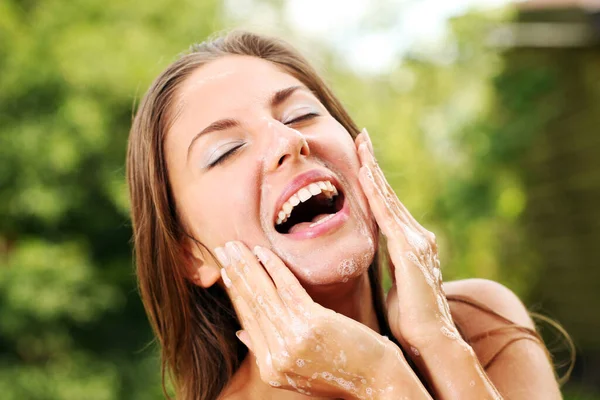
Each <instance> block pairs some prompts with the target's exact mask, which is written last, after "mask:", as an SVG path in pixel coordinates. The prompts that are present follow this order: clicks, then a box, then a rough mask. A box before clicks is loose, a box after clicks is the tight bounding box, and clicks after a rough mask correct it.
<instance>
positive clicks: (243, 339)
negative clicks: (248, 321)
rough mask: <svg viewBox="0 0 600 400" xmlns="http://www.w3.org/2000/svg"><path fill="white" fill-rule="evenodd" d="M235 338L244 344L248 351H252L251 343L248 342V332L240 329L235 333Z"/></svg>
mask: <svg viewBox="0 0 600 400" xmlns="http://www.w3.org/2000/svg"><path fill="white" fill-rule="evenodd" d="M235 336H237V338H238V339H239V340H240V342H242V343H244V344H245V345H246V347H247V348H248V349H250V350H252V343H251V341H250V337H249V336H248V332H246V331H245V330H243V329H241V330H239V331H237V332H236V333H235Z"/></svg>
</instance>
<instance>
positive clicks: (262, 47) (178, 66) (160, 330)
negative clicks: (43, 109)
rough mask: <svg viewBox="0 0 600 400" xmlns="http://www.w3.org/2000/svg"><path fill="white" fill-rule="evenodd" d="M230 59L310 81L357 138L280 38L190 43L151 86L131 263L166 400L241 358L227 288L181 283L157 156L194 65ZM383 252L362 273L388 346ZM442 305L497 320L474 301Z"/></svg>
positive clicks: (136, 163)
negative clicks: (263, 63) (260, 63)
mask: <svg viewBox="0 0 600 400" xmlns="http://www.w3.org/2000/svg"><path fill="white" fill-rule="evenodd" d="M226 55H246V56H253V57H258V58H261V59H264V60H267V61H269V62H272V63H273V64H275V65H276V66H278V67H279V68H281V69H282V70H284V71H285V72H287V73H289V74H290V75H292V76H294V77H295V78H297V79H298V80H300V81H301V82H302V83H303V84H304V85H306V87H308V88H309V89H310V90H311V91H312V92H313V93H314V94H315V96H316V97H317V98H318V99H319V100H320V101H321V103H322V104H323V105H324V106H325V107H326V108H327V110H328V111H329V113H330V114H331V115H332V116H333V117H334V118H335V119H336V120H337V121H338V122H339V123H340V124H342V125H343V126H344V128H346V130H347V131H348V132H349V133H350V135H351V136H352V137H353V138H354V137H356V135H357V134H358V132H359V130H358V128H357V126H356V124H355V123H354V121H353V120H352V119H351V118H350V116H349V115H348V113H347V112H346V110H345V109H344V107H343V106H342V104H341V103H340V101H339V100H338V99H337V98H336V97H335V95H334V94H333V92H332V91H331V90H330V89H329V88H328V86H327V85H326V84H325V82H324V81H323V80H322V79H321V78H320V77H319V75H318V74H317V72H316V71H315V70H314V69H313V68H312V67H311V66H310V64H309V63H308V62H307V61H306V60H305V59H304V57H302V56H301V55H300V54H299V53H298V52H297V51H296V50H294V49H293V48H292V47H290V46H289V45H288V44H286V43H285V42H283V41H281V40H279V39H275V38H270V37H265V36H261V35H257V34H253V33H249V32H242V31H234V32H230V33H227V34H225V35H223V36H217V37H216V38H213V39H210V40H207V41H205V42H203V43H201V44H198V45H194V46H192V48H191V50H190V51H189V52H187V53H185V54H183V55H182V56H181V57H180V58H179V59H178V60H177V61H175V62H174V63H173V64H171V65H170V66H169V67H167V69H166V70H165V71H164V72H162V73H161V74H160V75H159V76H158V77H157V78H156V80H155V81H154V82H153V83H152V85H151V86H150V88H149V89H148V92H147V93H146V95H145V96H144V98H143V99H142V101H141V103H140V106H139V108H138V110H137V113H136V115H135V118H134V120H133V125H132V128H131V132H130V136H129V147H128V153H127V178H128V184H129V193H130V198H131V214H132V220H133V234H134V237H133V239H134V243H135V258H136V265H137V276H138V281H139V289H140V292H141V296H142V301H143V303H144V307H145V309H146V312H147V313H148V316H149V319H150V322H151V324H152V327H153V329H154V331H155V333H156V336H157V338H158V340H159V344H160V350H161V361H162V367H161V370H162V380H163V390H164V392H165V395H166V396H167V397H169V395H168V391H167V389H166V386H167V378H169V379H170V380H171V382H172V383H173V384H174V387H175V393H176V397H177V398H178V399H181V400H198V399H201V400H208V399H216V398H217V397H218V396H219V394H220V393H221V391H222V390H223V388H224V387H225V386H226V384H227V383H228V381H229V380H230V379H231V377H232V376H233V374H234V372H235V371H236V370H237V368H238V367H239V366H240V364H241V362H242V360H243V359H244V357H245V356H246V354H247V349H246V347H245V346H244V345H242V344H241V343H240V342H239V340H238V339H237V338H236V336H235V332H236V331H237V330H238V329H240V324H239V321H238V319H237V317H236V314H235V311H234V309H233V306H232V304H231V302H230V300H229V298H228V297H227V294H226V293H225V291H224V290H223V289H222V288H221V287H220V286H219V285H213V286H212V287H210V288H208V289H204V288H200V287H198V286H197V285H195V284H193V283H191V282H190V281H189V280H188V279H187V278H186V272H185V267H184V265H185V261H186V260H185V255H184V252H183V243H184V241H185V240H186V238H188V239H189V238H190V237H189V235H188V234H187V233H186V231H185V227H184V225H183V224H182V222H181V219H180V218H178V212H177V211H178V210H177V209H176V207H175V204H176V203H175V201H174V199H173V195H172V193H171V190H170V186H169V179H168V174H167V168H166V162H165V155H164V152H163V145H164V140H165V137H166V134H167V132H168V131H169V128H170V126H171V124H172V123H173V120H174V114H175V111H176V110H174V109H173V103H174V102H175V101H176V97H177V94H178V89H179V87H180V86H181V85H182V83H183V82H184V81H185V80H186V78H188V77H189V75H190V74H191V73H192V72H194V71H195V70H196V69H197V68H200V67H202V66H203V65H206V64H207V63H209V62H211V61H213V60H216V59H218V58H220V57H224V56H226ZM192 239H193V238H192ZM197 244H198V245H201V244H200V243H197ZM383 254H384V252H381V251H378V253H377V254H376V256H375V258H374V261H373V263H372V265H371V267H370V268H369V272H368V273H369V280H370V286H371V292H372V297H373V304H374V308H375V312H376V315H377V319H378V321H379V327H380V331H381V334H382V335H386V336H388V337H390V339H392V340H394V338H393V335H392V334H391V331H390V329H389V325H388V323H387V319H386V312H385V306H384V301H383V290H382V284H381V268H380V265H381V264H382V263H384V262H385V260H384V258H385V257H383V256H382V255H383ZM448 300H449V301H462V302H464V303H467V304H470V305H472V306H475V307H477V308H479V309H481V310H482V311H484V312H487V313H490V314H492V315H494V314H495V315H497V316H498V317H499V318H503V317H502V316H499V315H498V314H496V313H495V312H494V311H492V310H489V309H486V308H485V307H484V306H481V305H478V304H477V303H476V302H474V301H472V300H470V299H464V298H463V299H458V298H451V297H450V296H449V298H448ZM506 323H507V324H508V325H509V326H513V327H514V326H515V325H514V324H512V323H511V322H510V321H508V320H506ZM522 329H524V330H525V331H527V333H529V335H528V336H529V337H530V338H531V337H534V338H537V334H536V333H535V332H534V331H532V330H528V329H527V328H522ZM394 341H395V340H394ZM502 350H503V349H501V350H500V351H502ZM500 351H499V352H500ZM409 362H410V360H409ZM424 383H425V382H424Z"/></svg>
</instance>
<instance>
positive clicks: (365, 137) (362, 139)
mask: <svg viewBox="0 0 600 400" xmlns="http://www.w3.org/2000/svg"><path fill="white" fill-rule="evenodd" d="M354 143H355V144H356V148H357V149H358V146H360V144H361V143H366V144H367V147H368V149H369V151H370V152H371V153H374V151H373V143H371V139H370V137H369V133H368V132H367V128H363V129H362V131H360V133H359V134H358V135H357V136H356V139H355V140H354Z"/></svg>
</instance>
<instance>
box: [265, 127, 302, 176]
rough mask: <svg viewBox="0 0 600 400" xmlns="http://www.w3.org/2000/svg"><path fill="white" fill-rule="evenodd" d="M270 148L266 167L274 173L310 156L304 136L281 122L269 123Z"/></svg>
mask: <svg viewBox="0 0 600 400" xmlns="http://www.w3.org/2000/svg"><path fill="white" fill-rule="evenodd" d="M267 130H268V136H269V140H270V146H269V149H268V155H267V160H266V164H267V165H266V167H267V169H268V170H269V171H274V170H276V169H278V168H281V167H282V166H284V165H287V164H289V163H294V162H295V161H298V160H299V159H301V158H302V157H307V156H308V155H309V154H310V149H309V147H308V142H307V141H306V138H305V137H304V135H303V134H302V133H301V132H299V131H297V130H296V129H292V128H290V127H288V126H286V125H284V124H282V123H281V122H279V121H269V122H268V123H267Z"/></svg>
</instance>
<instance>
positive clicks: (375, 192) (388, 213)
mask: <svg viewBox="0 0 600 400" xmlns="http://www.w3.org/2000/svg"><path fill="white" fill-rule="evenodd" d="M361 148H362V151H364V149H365V147H364V145H361ZM359 181H360V183H361V186H362V188H363V191H364V193H365V195H366V197H367V200H368V202H369V206H370V208H371V211H372V212H373V216H374V217H375V220H376V221H377V224H378V225H379V228H380V229H381V231H382V233H383V234H384V235H385V236H386V237H387V238H388V243H389V244H391V243H396V242H397V241H398V240H400V241H403V240H401V237H402V236H404V235H403V234H402V227H403V226H405V225H406V221H403V220H402V219H401V217H400V216H399V215H398V211H397V209H396V208H395V207H393V205H392V204H390V202H389V201H388V200H387V197H388V196H386V194H385V193H383V191H382V188H381V186H380V185H378V184H377V183H376V182H375V178H374V176H373V172H372V170H371V168H370V167H369V166H367V165H365V166H363V167H361V169H360V171H359Z"/></svg>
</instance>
